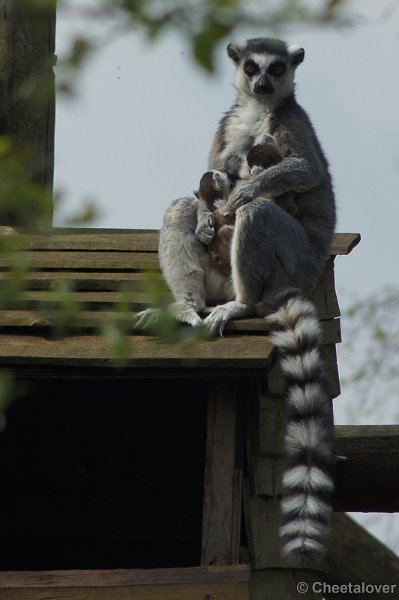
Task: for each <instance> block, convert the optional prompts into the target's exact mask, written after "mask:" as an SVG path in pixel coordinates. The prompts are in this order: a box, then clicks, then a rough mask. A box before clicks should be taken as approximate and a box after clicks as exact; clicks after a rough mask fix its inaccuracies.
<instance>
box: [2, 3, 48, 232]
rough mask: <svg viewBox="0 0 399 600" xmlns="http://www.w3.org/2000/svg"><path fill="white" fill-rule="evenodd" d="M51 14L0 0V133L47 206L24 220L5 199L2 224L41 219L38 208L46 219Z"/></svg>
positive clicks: (21, 212) (19, 211) (19, 199)
mask: <svg viewBox="0 0 399 600" xmlns="http://www.w3.org/2000/svg"><path fill="white" fill-rule="evenodd" d="M55 16H56V14H55V10H50V9H38V8H28V7H24V5H23V3H21V2H17V1H16V0H0V95H1V99H2V100H1V107H0V136H6V137H9V138H10V140H11V143H12V145H13V149H15V152H16V153H18V156H19V157H20V160H23V163H24V164H23V166H24V170H25V173H27V174H28V177H27V180H28V182H29V181H30V182H31V183H33V184H39V186H41V187H42V189H43V202H44V203H45V204H47V205H46V206H44V207H43V206H42V207H36V214H35V209H34V208H33V209H32V208H31V207H29V211H28V214H29V216H28V217H25V218H24V213H23V209H22V210H16V209H15V208H14V204H13V206H10V205H9V204H10V203H9V202H6V206H4V204H0V223H1V224H2V225H36V224H37V223H35V222H34V221H35V217H36V219H37V220H38V221H39V219H41V221H42V220H43V219H42V217H43V212H45V214H46V216H47V218H48V220H49V221H50V220H51V215H52V199H51V192H52V185H53V172H54V122H55V86H54V72H53V65H54V51H55ZM21 157H22V159H21ZM39 189H40V188H39ZM0 200H2V199H0ZM16 201H21V198H18V199H16ZM28 218H29V222H27V220H28Z"/></svg>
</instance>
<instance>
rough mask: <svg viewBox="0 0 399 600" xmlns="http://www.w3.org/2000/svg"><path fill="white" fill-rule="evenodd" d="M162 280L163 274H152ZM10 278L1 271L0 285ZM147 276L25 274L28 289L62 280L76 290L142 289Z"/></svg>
mask: <svg viewBox="0 0 399 600" xmlns="http://www.w3.org/2000/svg"><path fill="white" fill-rule="evenodd" d="M152 276H153V277H158V278H159V280H161V275H160V274H159V275H157V274H156V273H153V274H152ZM9 279H10V273H9V272H7V271H3V272H2V271H0V285H3V284H5V283H6V282H7V281H8V280H9ZM145 281H146V277H145V275H144V274H143V273H141V272H127V271H109V272H108V273H107V272H106V271H105V272H101V271H100V272H97V273H96V272H95V271H89V272H86V273H84V272H80V271H62V272H59V271H36V272H34V271H33V272H32V271H30V272H29V271H28V272H27V273H25V274H24V282H25V289H26V290H52V289H54V288H56V287H57V286H59V285H60V283H61V282H65V283H67V284H69V285H70V286H71V287H72V289H74V290H77V291H79V290H82V291H90V290H100V291H105V292H107V291H109V292H111V291H115V290H119V289H120V288H123V289H126V288H128V289H129V288H131V287H133V286H134V289H142V287H143V286H144V285H145Z"/></svg>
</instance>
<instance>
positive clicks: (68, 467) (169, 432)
mask: <svg viewBox="0 0 399 600" xmlns="http://www.w3.org/2000/svg"><path fill="white" fill-rule="evenodd" d="M25 385H28V387H26V388H25V392H26V393H25V397H24V398H22V399H20V400H18V401H16V402H15V403H14V404H13V405H12V407H11V408H10V409H9V411H8V415H7V427H6V429H5V430H4V431H3V432H2V433H1V434H0V482H1V485H0V487H1V492H0V513H1V514H0V569H1V570H18V569H24V570H25V569H26V570H34V569H40V570H45V569H94V568H97V569H101V568H157V567H173V566H193V565H198V564H199V563H200V550H201V519H202V515H201V513H202V495H203V474H204V462H205V436H206V396H207V394H206V381H205V380H193V381H191V382H190V381H189V382H187V380H185V381H179V380H176V379H174V380H153V381H148V380H142V381H141V380H128V379H125V380H123V379H118V378H115V379H113V380H101V379H99V380H94V379H93V380H63V379H54V381H49V380H46V381H39V380H36V381H35V382H34V383H32V382H30V383H29V384H25Z"/></svg>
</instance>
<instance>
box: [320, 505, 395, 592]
mask: <svg viewBox="0 0 399 600" xmlns="http://www.w3.org/2000/svg"><path fill="white" fill-rule="evenodd" d="M326 583H327V585H329V586H342V587H341V590H340V591H339V590H338V591H335V592H334V593H325V597H326V598H328V599H330V598H331V600H348V599H353V600H356V599H358V598H370V600H374V599H375V600H377V599H378V598H380V599H381V598H385V597H386V598H396V597H397V596H398V594H399V558H398V557H397V556H396V555H395V554H394V553H393V552H391V551H390V550H389V549H388V548H387V547H386V546H384V544H382V543H381V542H380V541H378V540H377V539H376V538H375V537H374V536H372V535H371V534H370V533H368V532H367V531H366V530H365V529H364V528H363V527H361V526H360V525H358V524H357V523H356V522H355V521H354V520H353V519H351V518H350V517H348V516H347V515H345V514H340V513H335V514H334V515H333V519H332V525H331V539H330V546H329V554H328V558H327V573H326ZM362 583H363V584H365V585H369V586H381V585H386V586H389V587H390V588H391V589H390V591H386V592H385V593H382V590H381V589H379V588H378V587H375V588H374V590H371V588H369V589H368V590H367V593H361V592H360V593H359V592H357V593H355V592H354V593H350V592H349V591H348V590H346V589H345V588H344V587H343V586H345V585H348V584H351V585H352V586H355V585H361V584H362ZM392 586H394V587H393V589H392ZM395 586H396V587H395Z"/></svg>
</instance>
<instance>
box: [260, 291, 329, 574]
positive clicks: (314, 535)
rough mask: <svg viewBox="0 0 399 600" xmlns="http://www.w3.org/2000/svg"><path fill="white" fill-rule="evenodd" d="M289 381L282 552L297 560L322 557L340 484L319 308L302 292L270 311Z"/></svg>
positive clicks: (273, 336)
mask: <svg viewBox="0 0 399 600" xmlns="http://www.w3.org/2000/svg"><path fill="white" fill-rule="evenodd" d="M266 318H267V320H268V321H269V323H270V324H271V326H272V332H271V336H270V339H271V341H272V342H273V344H274V345H275V346H276V348H277V352H278V358H279V364H280V367H281V370H282V372H283V375H284V377H285V379H286V382H287V429H286V433H285V453H286V470H285V474H284V476H283V482H282V501H281V510H282V525H281V529H280V536H281V541H282V552H283V554H284V556H285V557H286V558H287V560H288V561H289V562H290V563H291V564H293V565H298V566H300V565H306V563H307V562H308V561H309V559H310V561H312V560H314V559H316V560H317V559H322V558H323V556H324V554H325V552H326V542H327V537H328V530H329V520H330V514H331V501H330V496H331V493H332V491H333V488H334V482H333V476H332V473H333V466H334V462H335V459H334V454H333V451H332V431H333V426H332V425H333V422H332V413H331V403H330V399H329V396H328V394H327V389H326V381H325V375H324V368H323V361H322V357H321V354H320V337H321V332H320V324H319V322H318V318H317V315H316V311H315V308H314V306H313V304H312V303H311V302H309V301H308V300H306V299H305V298H304V297H303V296H302V295H301V294H300V293H299V292H293V293H292V295H288V294H287V296H286V297H285V298H284V299H282V301H281V304H280V308H279V309H278V310H277V311H276V312H274V313H273V314H271V315H270V316H268V317H266Z"/></svg>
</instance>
